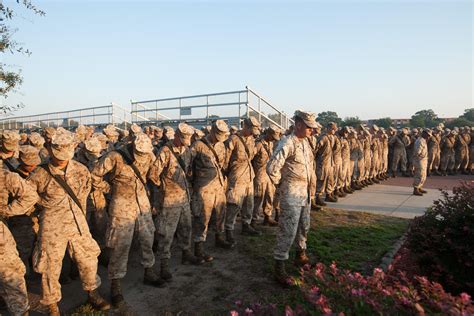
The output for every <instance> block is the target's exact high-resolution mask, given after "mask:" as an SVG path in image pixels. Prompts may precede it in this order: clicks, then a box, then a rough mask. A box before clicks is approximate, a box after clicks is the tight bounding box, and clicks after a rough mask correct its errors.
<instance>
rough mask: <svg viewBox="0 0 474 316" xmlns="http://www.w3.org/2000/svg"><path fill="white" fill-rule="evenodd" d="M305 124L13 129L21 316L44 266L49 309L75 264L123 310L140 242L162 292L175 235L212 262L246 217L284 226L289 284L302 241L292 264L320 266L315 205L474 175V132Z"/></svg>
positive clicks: (280, 259)
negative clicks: (370, 189) (313, 257)
mask: <svg viewBox="0 0 474 316" xmlns="http://www.w3.org/2000/svg"><path fill="white" fill-rule="evenodd" d="M294 121H295V122H294V125H293V126H291V127H290V129H289V130H287V131H282V130H280V129H279V128H278V127H276V126H274V125H270V126H268V127H266V128H262V126H261V124H260V122H259V121H258V120H257V119H256V118H254V117H249V118H246V119H244V120H243V124H242V127H241V129H238V128H236V127H229V126H228V125H227V123H226V122H225V121H223V120H215V121H214V122H213V123H212V125H211V126H205V127H203V128H202V129H195V128H193V127H192V126H190V125H188V124H186V123H184V122H183V123H180V124H179V125H178V126H177V128H176V129H173V128H171V127H164V128H159V127H156V126H138V125H136V124H133V125H132V126H131V127H130V128H129V129H128V130H123V129H118V128H115V127H114V126H112V125H109V126H107V127H105V128H104V129H103V130H102V131H95V128H94V127H92V126H82V125H81V126H78V127H77V128H76V129H75V130H74V132H72V131H68V130H66V129H64V128H61V127H58V128H52V127H47V128H44V129H42V130H39V131H33V132H29V133H19V132H18V131H12V130H4V131H2V132H1V143H0V145H1V150H0V158H1V167H0V170H1V172H0V186H1V189H0V192H1V193H0V202H1V208H0V285H1V287H2V288H3V292H2V293H1V294H2V297H3V299H4V300H5V302H6V304H7V307H8V308H9V310H10V312H11V313H12V314H13V315H26V314H28V310H29V302H28V296H27V284H26V281H25V274H27V275H28V274H31V273H35V272H36V273H38V274H40V275H41V288H42V296H41V303H42V304H44V305H46V306H48V308H49V312H50V314H51V315H59V308H58V302H59V301H60V300H61V282H60V279H61V277H62V275H63V274H64V270H65V269H64V267H63V263H64V262H66V261H67V260H69V261H71V262H72V263H73V264H74V265H75V266H77V270H78V272H79V277H80V279H81V282H82V287H83V289H84V290H85V291H86V292H87V293H88V302H89V303H90V304H91V305H92V306H93V307H95V308H96V309H99V310H107V309H109V308H110V307H111V304H112V305H113V306H115V307H120V306H122V305H123V304H124V302H125V298H124V294H123V292H122V286H121V284H122V281H121V280H122V279H123V278H124V277H125V275H126V273H127V265H128V259H129V254H130V249H131V247H132V241H133V238H134V236H135V237H136V238H138V241H139V248H140V254H141V265H142V266H143V268H144V272H143V282H144V283H145V284H147V285H150V286H154V287H164V286H166V283H167V282H170V281H172V279H173V275H172V273H171V269H170V258H171V256H172V252H171V247H172V244H173V242H174V241H175V239H176V241H175V242H176V243H177V245H178V246H179V248H180V250H181V262H182V263H183V264H193V265H202V264H205V263H206V262H210V261H212V260H214V258H213V256H212V247H218V248H222V249H227V250H229V251H232V249H233V248H235V245H236V238H235V230H236V227H238V226H237V225H238V224H237V223H238V222H237V219H238V217H239V216H240V225H241V228H240V229H241V230H240V232H241V234H242V235H246V236H259V235H261V234H262V229H261V228H260V225H266V226H278V232H277V240H276V246H275V249H274V259H275V268H274V276H275V278H276V280H277V281H278V282H279V283H281V284H282V285H285V284H286V282H287V278H288V275H287V273H286V268H285V265H286V264H287V260H288V259H289V252H290V248H291V246H292V245H293V244H294V245H295V247H296V256H295V258H294V264H296V265H298V266H301V265H305V264H307V263H309V258H308V255H307V253H306V236H307V233H308V230H309V227H310V210H311V209H313V210H316V211H317V210H320V209H321V208H322V207H324V206H326V202H337V201H338V199H339V198H344V197H345V196H346V195H347V194H353V193H354V192H355V191H357V190H361V189H363V188H364V187H366V186H369V185H373V184H377V183H380V182H381V181H384V180H386V179H388V178H389V177H390V176H391V177H396V176H397V175H403V176H407V177H410V176H413V177H414V183H413V187H414V191H413V194H414V195H423V193H424V192H426V191H424V190H423V184H424V182H425V180H426V177H427V176H429V175H438V176H442V175H447V174H455V173H458V172H462V173H466V174H467V173H472V172H473V171H474V148H473V146H474V144H473V143H472V142H471V138H472V134H473V133H474V129H473V128H471V127H464V128H459V129H457V128H456V129H453V130H449V129H446V128H444V126H442V125H439V126H437V127H436V128H433V129H412V130H409V129H406V128H402V129H400V130H397V129H394V128H388V129H383V128H379V127H377V126H375V125H372V126H370V127H366V126H364V125H360V126H358V127H356V128H353V127H342V128H339V127H338V126H337V124H335V123H329V124H327V126H324V127H323V126H321V125H320V124H319V123H318V122H317V121H316V119H315V115H314V114H313V113H310V112H304V111H296V112H295V116H294ZM211 217H212V219H213V220H212V221H211ZM209 226H212V227H211V228H213V229H212V230H213V231H214V232H215V237H214V243H213V246H211V245H210V244H211V243H206V241H207V237H208V235H209V228H210V227H209ZM243 242H245V239H244V241H243ZM156 258H158V259H159V268H155V259H156ZM98 264H103V265H104V266H106V267H107V269H108V278H109V280H110V284H111V286H110V300H111V304H110V303H109V302H108V301H107V300H106V299H104V298H103V297H102V296H101V295H100V293H99V291H98V288H99V287H100V285H101V280H100V277H99V276H98V274H97V269H98ZM33 271H34V272H33Z"/></svg>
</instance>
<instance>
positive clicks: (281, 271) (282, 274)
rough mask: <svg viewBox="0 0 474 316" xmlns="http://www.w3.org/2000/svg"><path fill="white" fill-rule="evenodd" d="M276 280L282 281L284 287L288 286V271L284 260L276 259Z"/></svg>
mask: <svg viewBox="0 0 474 316" xmlns="http://www.w3.org/2000/svg"><path fill="white" fill-rule="evenodd" d="M274 276H275V280H276V281H277V282H278V283H280V285H282V286H283V287H288V285H289V284H288V273H286V269H285V261H284V260H275V272H274Z"/></svg>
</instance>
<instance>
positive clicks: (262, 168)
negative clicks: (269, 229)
mask: <svg viewBox="0 0 474 316" xmlns="http://www.w3.org/2000/svg"><path fill="white" fill-rule="evenodd" d="M280 134H281V132H280V129H279V128H278V127H276V126H274V125H271V126H270V127H269V128H267V130H266V131H265V134H264V135H263V137H262V138H260V140H258V141H257V143H256V144H255V150H256V154H255V157H254V158H253V160H252V165H253V169H254V171H255V179H254V189H255V198H254V209H253V216H252V221H253V222H257V221H258V220H259V211H260V208H262V209H263V214H264V220H263V225H269V226H277V225H278V223H277V222H276V221H275V220H274V219H273V218H272V213H273V198H274V196H275V186H274V185H273V183H272V182H271V180H270V178H269V177H268V174H267V168H266V167H267V162H268V160H269V159H270V157H271V156H272V153H273V145H274V143H275V142H277V141H279V140H280Z"/></svg>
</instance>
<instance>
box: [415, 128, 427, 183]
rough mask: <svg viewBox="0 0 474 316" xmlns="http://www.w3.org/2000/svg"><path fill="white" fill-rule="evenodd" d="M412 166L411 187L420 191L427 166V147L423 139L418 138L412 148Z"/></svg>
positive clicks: (424, 179)
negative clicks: (413, 173) (413, 171)
mask: <svg viewBox="0 0 474 316" xmlns="http://www.w3.org/2000/svg"><path fill="white" fill-rule="evenodd" d="M413 166H414V169H415V176H414V178H413V187H414V188H417V189H421V188H422V187H423V184H424V183H425V181H426V171H427V166H428V145H427V144H426V140H425V139H424V138H423V137H421V136H420V137H418V139H417V140H416V141H415V145H414V147H413Z"/></svg>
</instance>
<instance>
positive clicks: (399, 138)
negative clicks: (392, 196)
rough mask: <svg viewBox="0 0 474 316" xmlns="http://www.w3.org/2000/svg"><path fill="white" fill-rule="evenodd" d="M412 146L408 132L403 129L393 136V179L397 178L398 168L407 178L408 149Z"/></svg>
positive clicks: (391, 139)
mask: <svg viewBox="0 0 474 316" xmlns="http://www.w3.org/2000/svg"><path fill="white" fill-rule="evenodd" d="M409 144H410V138H409V137H408V130H407V129H406V128H403V129H402V130H401V131H399V132H398V133H396V134H395V135H393V136H392V138H390V140H389V145H390V146H392V148H393V153H392V165H391V166H390V167H391V168H390V170H391V172H392V177H393V178H395V177H396V176H397V170H398V166H399V165H400V170H401V171H402V173H403V175H404V176H407V175H408V174H407V152H406V148H407V147H408V145H409Z"/></svg>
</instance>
